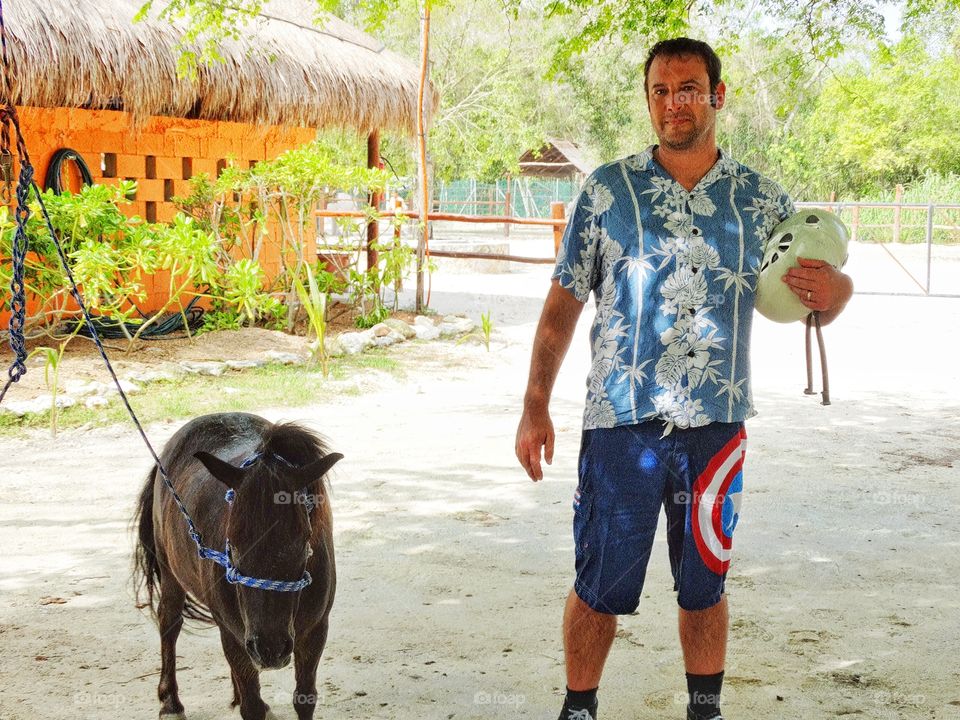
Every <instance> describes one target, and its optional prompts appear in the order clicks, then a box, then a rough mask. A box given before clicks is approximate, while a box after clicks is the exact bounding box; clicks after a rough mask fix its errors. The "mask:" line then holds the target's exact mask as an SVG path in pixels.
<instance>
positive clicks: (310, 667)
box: [134, 413, 343, 720]
mask: <svg viewBox="0 0 960 720" xmlns="http://www.w3.org/2000/svg"><path fill="white" fill-rule="evenodd" d="M342 457H343V456H342V455H340V454H339V453H330V452H329V451H328V449H327V447H326V445H325V444H324V442H323V440H322V439H321V438H320V437H319V436H317V435H315V434H313V433H312V432H310V431H308V430H306V429H304V428H302V427H300V426H298V425H296V424H281V425H275V424H273V423H270V422H268V421H267V420H264V419H263V418H260V417H257V416H256V415H248V414H245V413H222V414H215V415H204V416H202V417H198V418H196V419H194V420H192V421H190V422H189V423H187V424H186V425H184V426H183V427H182V428H180V430H178V431H177V433H176V434H175V435H174V436H173V437H172V438H171V439H170V441H169V442H168V443H167V445H166V447H165V448H164V450H163V453H162V454H161V456H160V461H161V463H162V465H163V467H164V469H165V470H166V472H167V476H168V477H169V478H170V480H171V482H172V483H173V486H174V487H175V488H176V490H177V494H178V495H179V496H180V498H181V499H182V500H183V503H184V505H185V506H186V508H187V511H188V512H189V513H190V515H191V517H192V518H193V522H194V523H195V525H196V528H197V530H198V531H199V532H200V534H201V536H202V538H203V543H204V545H206V546H208V547H211V548H216V549H221V548H224V547H225V543H226V542H227V540H229V544H230V558H231V562H232V564H233V566H234V567H235V568H236V570H237V571H238V572H239V573H242V574H244V575H246V576H250V577H255V578H265V579H271V580H281V581H297V580H299V579H301V578H302V577H305V575H304V572H305V571H306V572H309V573H310V577H311V578H312V582H310V584H309V585H307V586H306V587H305V588H303V589H302V590H299V591H296V592H278V591H273V590H261V589H258V588H254V587H245V586H243V585H239V584H236V585H235V584H230V583H228V582H227V580H226V578H225V571H224V568H223V567H221V566H220V565H218V564H217V563H215V562H212V561H210V560H204V559H201V558H200V557H199V556H198V554H197V546H196V545H195V544H194V541H193V540H192V539H191V538H190V535H189V533H188V529H187V524H186V521H185V519H184V517H183V516H182V515H181V513H180V511H179V510H178V508H177V506H176V505H175V503H174V500H173V495H172V493H170V491H169V489H168V488H167V487H166V486H165V485H164V483H163V479H162V478H161V476H160V473H159V471H158V470H157V468H156V467H154V468H152V469H151V470H150V472H149V473H148V475H147V480H146V484H145V485H144V488H143V491H142V493H141V494H140V501H139V504H138V509H137V515H136V517H135V519H134V521H135V522H137V523H138V524H139V541H138V543H137V549H136V558H135V575H136V577H137V581H138V588H142V587H145V588H146V591H147V596H148V599H149V605H150V608H151V610H152V611H153V612H155V614H156V618H157V622H158V625H159V630H160V657H161V670H160V683H159V686H158V688H157V692H158V694H159V696H160V703H161V706H160V718H161V720H163V719H164V718H166V719H167V720H183V718H185V716H184V714H183V705H182V704H181V702H180V698H179V696H178V692H177V678H176V657H177V654H176V644H177V636H178V635H179V634H180V628H181V627H182V626H183V619H184V618H185V617H186V618H190V619H196V620H201V621H205V622H208V623H216V624H217V625H218V626H219V628H220V639H221V642H222V644H223V652H224V655H226V658H227V662H228V663H229V664H230V671H231V677H232V679H233V703H232V706H234V707H235V706H237V705H239V706H240V715H241V717H242V718H243V720H264V718H265V717H266V714H267V710H268V709H269V708H268V707H267V705H266V704H265V703H264V702H263V700H262V699H261V697H260V670H262V669H268V668H282V667H285V666H286V665H287V664H288V663H289V662H290V655H291V652H292V653H293V658H294V668H295V673H296V692H295V695H294V698H293V705H294V708H295V709H296V711H297V716H298V718H299V720H310V719H311V718H312V717H313V712H314V709H315V706H316V702H317V685H316V674H317V665H318V663H319V661H320V655H321V653H322V652H323V647H324V645H325V644H326V640H327V624H328V616H329V615H330V608H331V606H332V605H333V596H334V590H335V587H336V570H335V565H334V557H333V534H332V517H331V512H330V504H329V502H328V498H327V492H326V487H325V484H324V482H323V477H324V475H325V474H326V473H327V471H328V470H330V468H331V467H333V465H334V464H335V463H336V462H337V461H338V460H340V459H341V458H342ZM228 489H229V490H232V491H233V492H232V493H231V496H232V498H231V499H232V504H228V503H227V502H226V501H225V499H224V498H225V494H226V493H227V492H228ZM155 595H158V596H159V598H158V600H157V602H155Z"/></svg>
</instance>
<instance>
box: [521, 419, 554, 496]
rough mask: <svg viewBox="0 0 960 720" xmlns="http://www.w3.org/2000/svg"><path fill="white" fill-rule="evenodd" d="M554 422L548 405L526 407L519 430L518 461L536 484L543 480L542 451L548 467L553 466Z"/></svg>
mask: <svg viewBox="0 0 960 720" xmlns="http://www.w3.org/2000/svg"><path fill="white" fill-rule="evenodd" d="M553 440H554V434H553V422H552V421H551V420H550V411H549V410H548V409H547V407H546V405H540V404H537V405H536V406H525V407H524V410H523V416H522V417H521V418H520V426H519V427H518V428H517V442H516V448H515V450H516V453H517V460H519V461H520V464H521V465H523V469H524V470H526V471H527V475H529V476H530V478H531V479H532V480H533V481H534V482H536V481H537V480H542V479H543V469H542V468H541V467H540V451H541V450H543V459H544V460H546V461H547V465H551V464H553Z"/></svg>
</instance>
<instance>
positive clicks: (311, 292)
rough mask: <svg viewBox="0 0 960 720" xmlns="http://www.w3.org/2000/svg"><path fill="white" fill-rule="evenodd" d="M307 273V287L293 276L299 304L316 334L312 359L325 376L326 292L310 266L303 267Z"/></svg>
mask: <svg viewBox="0 0 960 720" xmlns="http://www.w3.org/2000/svg"><path fill="white" fill-rule="evenodd" d="M305 269H306V273H307V287H304V286H303V282H302V281H301V280H300V278H298V277H294V278H293V282H294V286H295V287H296V289H297V294H298V295H299V296H300V304H301V305H302V306H303V308H304V310H306V313H307V317H308V318H309V320H310V328H311V329H312V330H313V333H314V335H315V336H316V342H317V344H316V347H315V348H314V349H313V353H312V355H313V358H314V360H315V361H316V360H319V361H320V365H321V368H322V370H323V376H324V377H327V374H328V372H329V368H328V363H327V359H328V358H327V346H326V341H327V294H326V293H325V292H321V291H320V289H319V286H318V285H317V281H316V278H315V277H314V274H313V271H312V270H311V269H310V266H309V265H307V266H306V267H305Z"/></svg>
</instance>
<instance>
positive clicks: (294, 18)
mask: <svg viewBox="0 0 960 720" xmlns="http://www.w3.org/2000/svg"><path fill="white" fill-rule="evenodd" d="M142 4H143V0H46V1H45V2H24V1H18V2H13V3H5V4H4V8H3V10H4V15H5V18H4V20H5V23H6V30H7V45H8V53H9V56H10V62H11V70H10V75H9V78H10V83H11V88H10V91H11V99H12V101H13V103H14V104H15V105H24V106H34V107H77V108H87V109H111V110H124V111H126V112H128V113H130V115H131V116H132V117H133V118H134V120H135V121H137V122H140V121H145V120H146V119H147V118H149V117H150V116H156V115H161V116H163V115H165V116H173V117H182V118H193V119H201V120H228V121H232V122H240V123H247V124H251V125H292V126H300V127H328V126H342V127H352V128H356V129H357V130H359V131H361V132H364V131H372V130H374V129H379V128H383V129H398V130H405V131H408V132H412V130H413V129H414V128H415V126H416V105H417V80H418V69H417V67H416V66H415V65H414V64H413V63H412V62H410V61H408V60H406V59H405V58H403V57H401V56H399V55H397V54H395V53H392V52H390V51H389V50H387V49H385V48H384V47H383V45H381V44H380V43H379V42H378V41H376V40H375V39H373V38H371V37H370V36H368V35H366V34H364V33H362V32H360V31H359V30H357V29H356V28H354V27H352V26H350V25H348V24H347V23H345V22H343V21H341V20H339V19H337V18H335V17H332V16H328V17H326V19H325V23H324V24H323V26H322V27H316V26H314V25H312V24H311V23H310V19H311V18H312V17H314V16H315V14H316V12H315V10H316V6H315V5H314V4H313V3H312V2H310V0H271V1H269V2H267V3H266V4H265V7H264V10H263V13H262V14H261V16H260V17H259V18H258V19H257V20H255V21H253V22H252V23H251V24H250V25H249V26H248V27H246V28H244V29H243V30H242V31H241V35H242V37H241V38H240V39H238V40H226V41H224V43H223V45H222V48H221V52H222V54H223V56H224V58H225V59H226V62H224V63H217V64H215V65H212V66H209V67H206V66H202V67H201V68H200V69H199V73H198V77H197V79H196V80H195V81H192V80H189V79H183V78H178V77H177V57H178V53H177V51H176V49H175V48H176V45H177V42H178V40H179V39H180V38H181V37H182V34H183V29H184V25H183V23H182V22H180V23H176V22H175V23H170V22H169V21H167V20H163V21H160V20H157V19H156V13H153V14H152V16H151V17H150V18H148V19H146V20H144V21H143V22H139V23H135V22H134V21H133V19H134V16H135V15H136V13H137V11H138V10H139V8H140V7H141V5H142ZM435 102H436V98H435V96H434V97H433V102H432V103H428V105H430V107H431V108H432V107H434V106H435Z"/></svg>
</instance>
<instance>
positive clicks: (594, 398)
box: [553, 146, 795, 432]
mask: <svg viewBox="0 0 960 720" xmlns="http://www.w3.org/2000/svg"><path fill="white" fill-rule="evenodd" d="M653 149H654V148H653V146H651V147H649V148H647V149H646V150H645V151H643V152H641V153H639V154H637V155H633V156H630V157H628V158H624V159H622V160H618V161H616V162H612V163H609V164H607V165H603V166H602V167H600V168H598V169H597V170H596V171H594V173H593V174H592V175H591V176H590V177H589V178H588V179H587V181H586V183H585V184H584V186H583V189H582V190H581V192H580V195H579V197H578V198H577V200H576V205H575V208H574V210H573V213H572V215H571V218H570V221H569V222H568V224H567V228H566V231H565V234H564V238H563V243H562V245H561V247H560V251H559V254H558V255H557V263H556V267H555V269H554V273H553V277H554V278H555V279H557V280H558V281H559V283H560V285H562V286H563V287H564V288H566V289H567V290H569V291H570V292H571V293H572V294H573V295H574V296H575V297H576V298H577V299H578V300H579V301H580V302H587V300H588V299H589V296H590V293H591V292H593V294H594V298H595V301H596V317H595V318H594V321H593V326H592V328H591V332H590V343H591V353H592V366H591V369H590V374H589V375H588V377H587V402H586V410H585V412H584V429H588V430H589V429H593V428H607V427H615V426H618V425H629V424H633V423H638V422H644V421H646V420H652V419H660V420H663V421H664V422H665V423H666V426H665V432H670V431H671V430H672V429H673V428H674V427H678V428H690V427H700V426H703V425H707V424H709V423H711V422H738V421H742V420H745V419H747V418H748V417H751V416H753V415H754V414H756V413H755V411H754V409H753V397H752V395H751V391H750V362H749V348H750V327H751V320H752V315H753V300H754V291H755V288H756V283H757V274H758V269H759V266H760V261H761V259H762V258H763V254H764V249H765V244H766V242H767V241H768V240H769V238H770V235H771V231H772V230H773V228H774V227H775V226H776V225H777V224H778V223H779V222H780V221H781V220H783V219H784V218H786V217H787V216H789V215H791V214H793V212H794V211H795V210H794V207H793V202H792V201H791V200H790V197H789V196H788V195H787V194H786V193H785V192H784V191H783V189H782V188H781V187H780V186H779V185H777V184H776V183H775V182H773V181H771V180H769V179H767V178H765V177H763V176H761V175H759V174H758V173H756V172H754V171H752V170H750V169H749V168H747V167H744V166H743V165H741V164H740V163H738V162H736V161H735V160H733V159H732V158H730V157H728V156H726V155H725V154H723V152H722V151H721V152H720V154H719V158H718V160H717V162H716V164H715V165H714V166H713V167H712V168H711V169H710V171H709V172H708V173H707V174H706V175H705V176H704V177H703V179H702V180H700V182H699V183H698V184H697V186H696V187H695V188H694V189H693V190H691V191H689V192H688V191H687V190H686V189H685V188H684V187H683V186H682V185H680V184H679V183H678V182H676V181H675V180H674V179H673V178H672V177H671V176H670V174H669V173H667V171H666V170H664V169H663V167H662V166H661V165H660V164H659V163H658V162H657V161H656V160H654V159H653Z"/></svg>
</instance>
